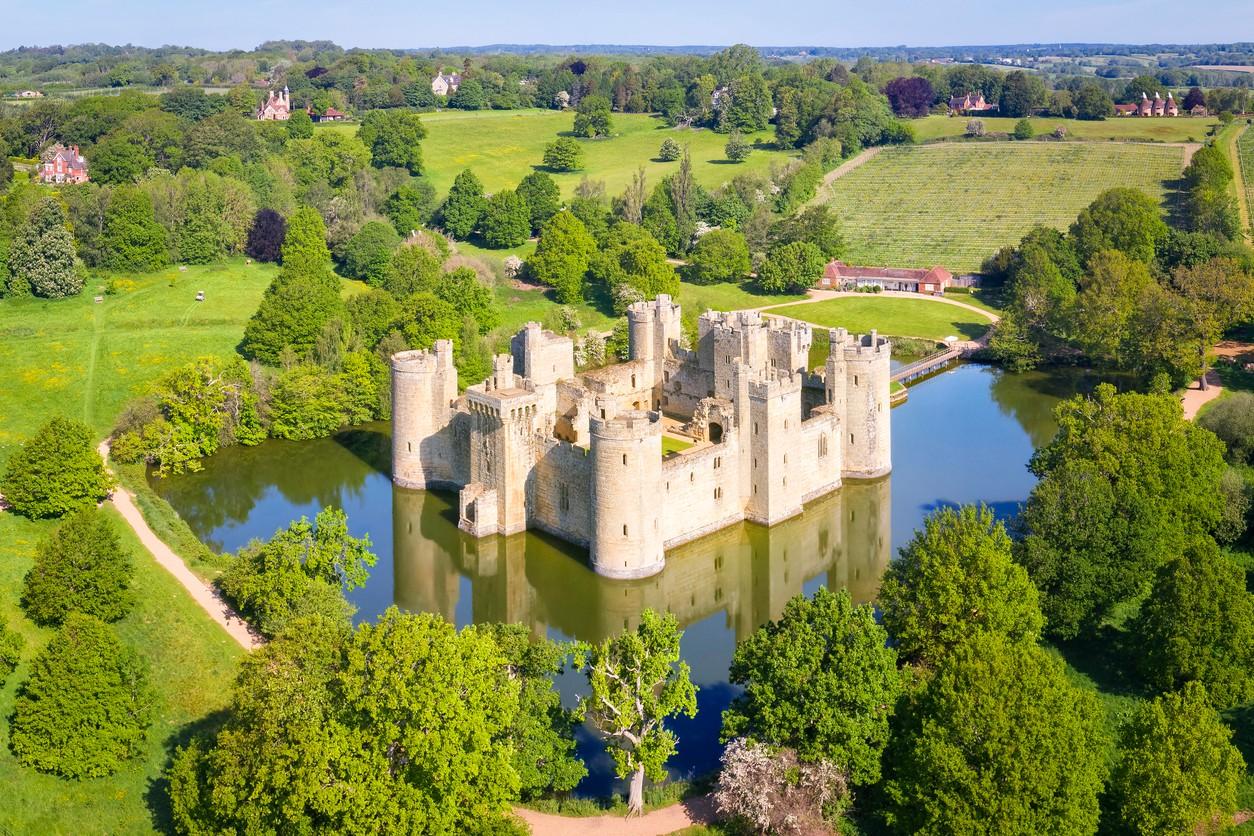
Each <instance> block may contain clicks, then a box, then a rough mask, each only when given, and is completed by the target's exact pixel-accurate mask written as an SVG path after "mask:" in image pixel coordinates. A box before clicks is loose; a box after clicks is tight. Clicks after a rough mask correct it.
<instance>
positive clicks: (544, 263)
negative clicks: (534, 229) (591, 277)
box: [527, 211, 597, 305]
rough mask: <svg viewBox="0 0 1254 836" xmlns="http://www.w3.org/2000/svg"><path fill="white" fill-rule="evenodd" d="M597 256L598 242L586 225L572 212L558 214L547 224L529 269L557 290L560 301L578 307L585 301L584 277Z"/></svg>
mask: <svg viewBox="0 0 1254 836" xmlns="http://www.w3.org/2000/svg"><path fill="white" fill-rule="evenodd" d="M596 253H597V244H596V241H595V240H593V238H592V236H591V235H589V234H588V230H587V228H585V227H584V225H583V222H582V221H580V220H579V219H578V218H576V217H575V216H574V215H573V214H571V213H570V212H568V211H563V212H558V213H557V214H556V215H554V216H553V217H552V218H550V219H549V221H548V223H546V224H545V225H544V229H543V231H542V232H541V233H540V241H539V243H538V244H536V251H535V254H534V255H532V256H531V258H529V259H527V268H528V270H530V272H531V275H532V276H534V277H535V279H536V280H537V281H539V282H542V283H543V284H546V285H548V286H549V287H552V288H554V289H555V290H556V291H557V299H558V301H559V302H561V303H562V304H563V305H574V304H578V303H580V302H582V301H583V300H584V276H585V275H586V274H587V272H588V267H589V266H590V265H591V263H592V258H593V256H594V255H596Z"/></svg>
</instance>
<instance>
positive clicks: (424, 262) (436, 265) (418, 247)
mask: <svg viewBox="0 0 1254 836" xmlns="http://www.w3.org/2000/svg"><path fill="white" fill-rule="evenodd" d="M435 241H438V242H440V244H443V242H444V238H443V236H425V237H423V238H420V239H419V241H418V242H415V243H412V244H402V245H401V246H399V247H397V248H396V250H395V251H394V252H393V253H392V266H391V269H390V270H388V272H387V276H386V277H385V279H384V282H383V289H384V290H386V291H387V292H388V293H390V294H392V295H393V296H395V297H396V298H397V299H398V300H400V301H404V300H405V299H406V298H407V297H409V296H412V295H413V294H415V293H418V292H420V291H433V290H435V286H436V283H437V282H438V281H439V279H440V276H441V275H443V273H442V267H443V264H444V258H445V255H444V249H443V248H442V247H441V246H440V245H434V246H426V245H425V244H426V243H427V242H435Z"/></svg>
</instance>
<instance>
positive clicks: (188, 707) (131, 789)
mask: <svg viewBox="0 0 1254 836" xmlns="http://www.w3.org/2000/svg"><path fill="white" fill-rule="evenodd" d="M108 513H109V515H110V517H111V518H112V520H113V521H114V523H115V525H116V528H117V530H118V532H119V534H120V536H121V537H122V542H123V543H124V544H125V545H126V546H127V548H128V549H129V550H130V552H131V554H132V555H133V560H134V562H135V567H136V572H135V584H134V588H135V591H136V593H137V594H136V601H137V604H136V607H135V610H134V611H133V612H132V613H131V614H130V615H128V616H127V617H126V618H124V619H123V620H122V621H120V622H118V625H117V630H118V633H119V635H120V636H121V637H122V640H123V641H125V642H126V643H127V644H129V645H131V646H133V647H135V648H136V649H137V650H139V651H140V652H141V653H142V654H143V655H144V656H145V657H146V659H147V660H148V662H149V665H150V668H151V675H150V679H151V682H152V683H153V685H154V687H155V690H156V692H157V695H158V696H157V702H156V705H155V707H154V712H153V716H154V723H153V726H152V728H151V729H150V730H149V735H148V740H147V745H146V747H145V748H144V751H143V754H142V755H141V756H140V757H139V758H137V759H135V760H134V761H132V762H130V763H128V764H127V765H126V766H125V767H124V768H123V769H122V770H121V771H120V772H118V773H117V774H116V775H112V776H110V777H107V778H93V779H87V780H83V781H69V780H65V779H62V778H57V777H55V776H52V775H44V774H42V773H39V772H36V771H34V770H32V769H28V768H26V767H23V766H20V765H19V764H18V762H17V760H16V758H14V757H13V754H12V752H11V751H10V750H9V746H8V723H7V722H0V788H3V789H0V833H47V834H60V833H72V834H83V835H84V836H85V834H97V833H99V834H105V833H156V832H169V815H168V810H167V803H166V801H165V795H164V788H163V786H162V783H161V773H162V772H163V771H164V769H165V765H166V761H167V759H168V758H169V756H170V754H171V752H172V751H173V747H174V746H175V745H176V744H178V743H180V742H182V741H183V740H184V739H185V738H184V736H185V734H186V732H187V731H188V729H189V727H191V726H193V725H194V724H195V723H197V722H199V721H201V720H203V719H204V718H206V717H207V716H208V715H210V714H211V713H213V712H214V711H217V710H218V709H220V708H222V707H223V706H224V705H225V704H226V701H227V697H228V696H229V693H230V686H231V682H232V681H233V680H234V677H235V668H236V663H237V661H238V660H239V658H240V656H241V654H242V653H243V651H242V650H241V649H240V647H239V645H237V644H236V643H235V642H234V641H233V640H232V639H231V638H230V637H229V636H228V635H227V634H226V633H225V632H224V631H223V630H222V629H221V628H219V627H218V626H217V625H216V624H214V623H213V622H212V621H211V620H210V618H209V616H208V615H206V614H205V613H204V612H203V611H202V610H201V609H200V608H199V607H198V606H197V605H196V604H195V603H194V602H193V601H192V599H191V598H190V597H189V596H188V595H187V593H186V592H185V591H184V590H183V588H182V587H181V586H179V584H178V581H176V580H174V578H173V577H171V576H170V575H169V574H167V573H166V571H165V570H164V569H162V568H161V567H160V566H158V565H157V564H156V562H155V561H154V560H153V559H152V556H151V555H149V554H148V553H147V552H146V551H144V550H143V548H142V547H141V546H140V544H139V542H138V541H137V540H136V539H135V535H134V534H133V533H132V532H131V530H130V529H129V528H128V527H127V526H126V525H125V523H123V522H122V519H121V517H119V516H118V515H117V514H116V513H115V512H114V511H112V509H110V510H109V512H108ZM54 527H55V523H51V522H31V521H29V520H25V519H22V518H20V517H15V516H14V515H13V514H7V513H6V514H0V613H3V614H4V617H5V619H6V621H7V622H8V624H9V626H10V627H11V628H15V629H16V630H17V631H18V632H20V633H21V634H22V635H23V637H24V638H25V640H26V646H25V649H24V651H23V654H22V660H23V661H22V664H21V665H19V666H18V669H17V670H16V671H15V672H14V674H13V675H12V676H10V677H9V680H8V682H7V683H6V684H5V686H4V688H0V717H4V718H8V717H9V716H10V715H11V714H12V711H13V701H14V698H15V695H16V693H17V688H18V686H19V685H20V684H21V682H22V681H24V680H25V679H26V677H27V675H28V674H29V672H30V663H31V660H32V659H34V657H35V654H36V653H37V652H38V651H39V648H41V647H42V646H43V645H44V644H45V643H46V642H47V640H48V638H49V637H50V636H51V634H52V631H51V630H47V629H41V628H38V627H36V626H35V625H34V624H32V623H31V622H30V621H27V620H26V618H25V616H24V615H23V614H22V611H21V609H20V608H19V607H18V598H19V596H20V595H21V589H22V583H21V581H22V577H23V576H24V575H25V574H26V571H27V570H28V569H29V568H30V566H31V562H32V555H33V554H34V550H35V545H36V543H37V542H38V541H39V540H40V539H42V538H43V537H45V536H47V534H48V533H49V532H50V531H51V530H52V529H53V528H54Z"/></svg>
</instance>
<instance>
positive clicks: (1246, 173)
mask: <svg viewBox="0 0 1254 836" xmlns="http://www.w3.org/2000/svg"><path fill="white" fill-rule="evenodd" d="M1237 157H1238V159H1239V160H1240V162H1241V179H1242V180H1244V181H1245V205H1246V206H1247V207H1249V211H1250V234H1251V235H1254V128H1246V129H1245V133H1243V134H1241V138H1240V139H1238V140H1237Z"/></svg>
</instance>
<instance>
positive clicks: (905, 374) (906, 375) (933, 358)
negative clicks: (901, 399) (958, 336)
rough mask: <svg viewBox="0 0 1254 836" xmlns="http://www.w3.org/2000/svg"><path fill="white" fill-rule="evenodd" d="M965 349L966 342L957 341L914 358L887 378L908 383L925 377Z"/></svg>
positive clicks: (951, 360)
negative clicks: (917, 358) (943, 348)
mask: <svg viewBox="0 0 1254 836" xmlns="http://www.w3.org/2000/svg"><path fill="white" fill-rule="evenodd" d="M967 349H968V345H967V344H966V343H957V344H955V345H953V346H951V347H949V348H947V349H945V350H944V351H938V352H936V353H935V354H929V355H928V356H926V357H924V358H922V359H920V360H915V361H914V362H913V363H909V364H907V365H905V366H902V367H901V368H900V369H898V370H897V371H895V372H893V374H892V376H891V377H890V378H889V380H891V381H893V382H894V383H909V382H910V381H912V380H917V379H918V378H920V377H925V376H927V375H929V374H932V373H933V372H935V371H938V370H939V369H941V368H942V367H944V366H947V365H949V364H950V363H952V362H954V361H955V360H957V359H959V358H961V357H962V356H963V355H964V354H966V353H967Z"/></svg>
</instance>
